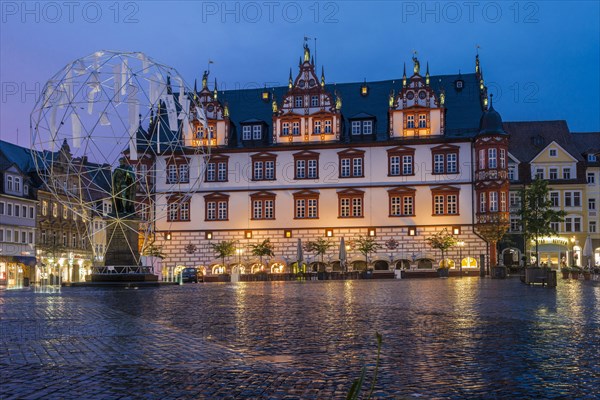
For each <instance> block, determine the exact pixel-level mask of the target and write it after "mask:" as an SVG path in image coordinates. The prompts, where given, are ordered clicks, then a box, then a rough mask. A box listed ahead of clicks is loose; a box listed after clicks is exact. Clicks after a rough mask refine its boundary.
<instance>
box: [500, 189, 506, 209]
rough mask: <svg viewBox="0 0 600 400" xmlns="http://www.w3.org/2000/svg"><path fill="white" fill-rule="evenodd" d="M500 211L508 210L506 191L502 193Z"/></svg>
mask: <svg viewBox="0 0 600 400" xmlns="http://www.w3.org/2000/svg"><path fill="white" fill-rule="evenodd" d="M500 211H501V212H506V192H502V193H501V194H500Z"/></svg>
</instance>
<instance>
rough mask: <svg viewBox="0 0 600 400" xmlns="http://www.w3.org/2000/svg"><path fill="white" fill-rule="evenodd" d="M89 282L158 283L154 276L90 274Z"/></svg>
mask: <svg viewBox="0 0 600 400" xmlns="http://www.w3.org/2000/svg"><path fill="white" fill-rule="evenodd" d="M90 282H127V283H132V282H158V275H154V274H91V275H90Z"/></svg>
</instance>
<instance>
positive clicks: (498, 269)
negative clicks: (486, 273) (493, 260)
mask: <svg viewBox="0 0 600 400" xmlns="http://www.w3.org/2000/svg"><path fill="white" fill-rule="evenodd" d="M505 278H506V267H504V266H495V267H492V279H505Z"/></svg>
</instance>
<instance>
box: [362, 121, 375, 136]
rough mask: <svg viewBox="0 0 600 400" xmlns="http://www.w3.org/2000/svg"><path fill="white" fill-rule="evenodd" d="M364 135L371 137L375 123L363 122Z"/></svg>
mask: <svg viewBox="0 0 600 400" xmlns="http://www.w3.org/2000/svg"><path fill="white" fill-rule="evenodd" d="M362 128H363V132H362V133H363V135H371V134H372V133H373V121H363V124H362Z"/></svg>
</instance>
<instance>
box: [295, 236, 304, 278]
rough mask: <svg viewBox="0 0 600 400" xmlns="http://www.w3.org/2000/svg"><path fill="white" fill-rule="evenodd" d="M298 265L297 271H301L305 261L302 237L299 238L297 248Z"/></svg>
mask: <svg viewBox="0 0 600 400" xmlns="http://www.w3.org/2000/svg"><path fill="white" fill-rule="evenodd" d="M296 260H297V263H296V267H297V268H298V271H297V272H300V270H301V269H302V261H304V254H303V253H302V239H300V238H298V248H297V250H296Z"/></svg>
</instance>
